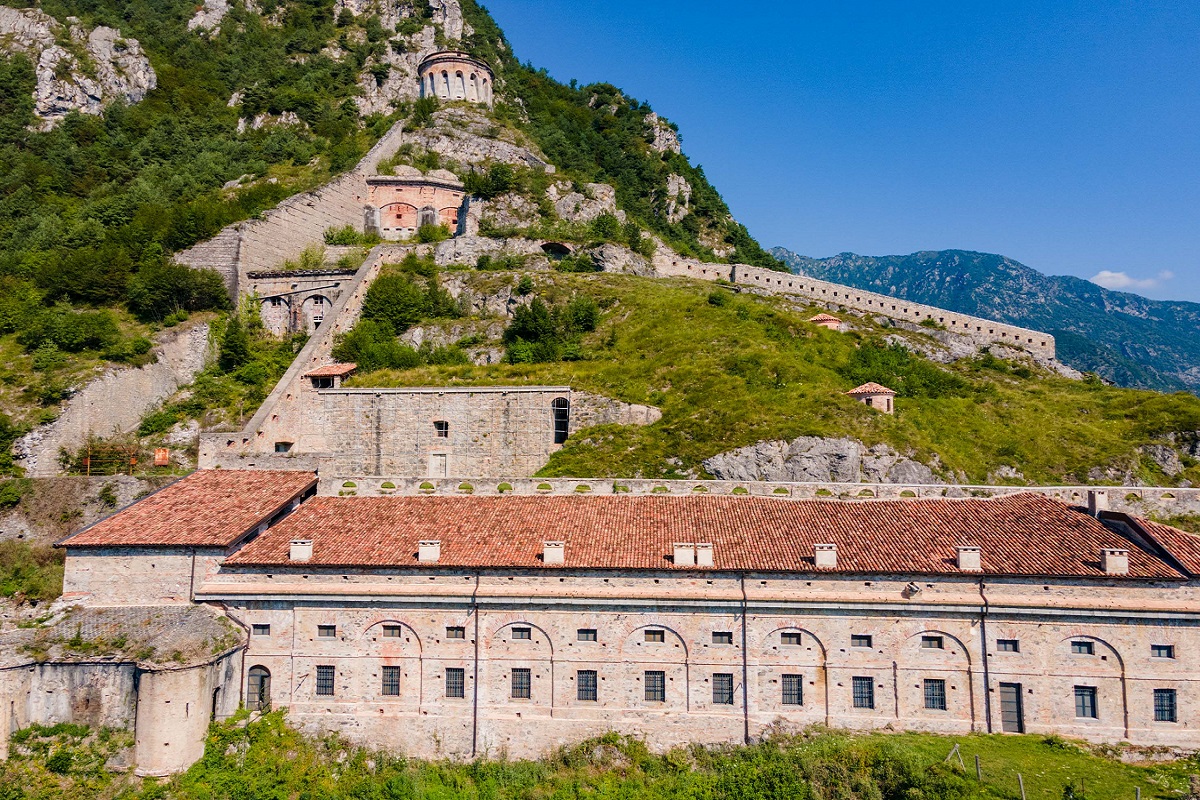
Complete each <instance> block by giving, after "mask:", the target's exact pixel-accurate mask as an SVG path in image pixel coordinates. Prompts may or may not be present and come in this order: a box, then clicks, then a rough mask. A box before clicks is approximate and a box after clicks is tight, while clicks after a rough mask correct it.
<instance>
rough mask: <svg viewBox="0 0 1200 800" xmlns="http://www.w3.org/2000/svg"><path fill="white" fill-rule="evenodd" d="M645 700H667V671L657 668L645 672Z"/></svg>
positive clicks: (661, 701)
mask: <svg viewBox="0 0 1200 800" xmlns="http://www.w3.org/2000/svg"><path fill="white" fill-rule="evenodd" d="M646 700H647V701H648V702H651V703H665V702H667V673H665V672H662V671H659V670H651V671H650V672H647V673H646Z"/></svg>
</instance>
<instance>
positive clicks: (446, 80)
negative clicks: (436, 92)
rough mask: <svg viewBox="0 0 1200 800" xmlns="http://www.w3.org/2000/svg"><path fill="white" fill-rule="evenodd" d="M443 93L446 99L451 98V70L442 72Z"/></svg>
mask: <svg viewBox="0 0 1200 800" xmlns="http://www.w3.org/2000/svg"><path fill="white" fill-rule="evenodd" d="M441 94H442V96H443V97H444V98H445V99H447V100H449V99H450V73H449V72H444V71H443V72H442V91H441Z"/></svg>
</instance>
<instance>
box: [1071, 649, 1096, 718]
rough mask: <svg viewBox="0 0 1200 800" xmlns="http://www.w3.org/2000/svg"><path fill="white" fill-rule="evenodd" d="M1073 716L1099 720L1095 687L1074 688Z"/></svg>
mask: <svg viewBox="0 0 1200 800" xmlns="http://www.w3.org/2000/svg"><path fill="white" fill-rule="evenodd" d="M1089 644H1090V643H1089ZM1075 716H1076V717H1078V718H1080V719H1099V718H1100V712H1099V710H1098V709H1097V708H1096V687H1095V686H1076V687H1075Z"/></svg>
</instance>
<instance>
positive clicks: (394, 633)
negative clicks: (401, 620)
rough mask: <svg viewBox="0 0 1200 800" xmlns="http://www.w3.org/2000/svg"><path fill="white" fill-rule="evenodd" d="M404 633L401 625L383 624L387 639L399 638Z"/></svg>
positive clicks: (384, 634)
mask: <svg viewBox="0 0 1200 800" xmlns="http://www.w3.org/2000/svg"><path fill="white" fill-rule="evenodd" d="M402 633H403V630H402V629H401V627H400V626H399V625H384V626H383V638H385V639H399V638H400V635H401V634H402Z"/></svg>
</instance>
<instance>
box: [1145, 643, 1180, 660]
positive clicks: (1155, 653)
mask: <svg viewBox="0 0 1200 800" xmlns="http://www.w3.org/2000/svg"><path fill="white" fill-rule="evenodd" d="M1150 656H1151V657H1152V658H1174V657H1175V645H1173V644H1152V645H1150Z"/></svg>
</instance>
